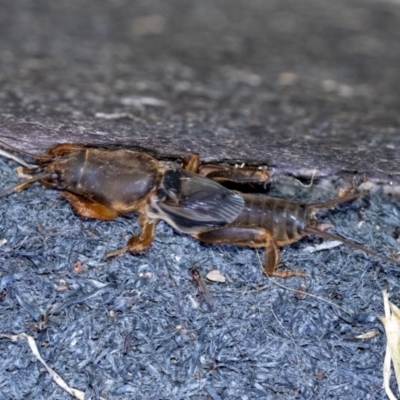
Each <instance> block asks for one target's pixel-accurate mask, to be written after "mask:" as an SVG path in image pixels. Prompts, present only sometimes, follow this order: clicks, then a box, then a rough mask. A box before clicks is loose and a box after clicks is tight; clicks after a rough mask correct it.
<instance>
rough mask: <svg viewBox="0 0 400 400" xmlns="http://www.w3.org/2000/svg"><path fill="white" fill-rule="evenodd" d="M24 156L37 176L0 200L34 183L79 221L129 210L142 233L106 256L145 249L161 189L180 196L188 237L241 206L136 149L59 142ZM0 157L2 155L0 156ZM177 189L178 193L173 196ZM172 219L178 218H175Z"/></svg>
mask: <svg viewBox="0 0 400 400" xmlns="http://www.w3.org/2000/svg"><path fill="white" fill-rule="evenodd" d="M1 143H2V145H3V146H5V147H8V148H10V149H12V150H14V151H17V152H20V153H25V152H23V151H21V150H19V149H16V148H14V147H13V146H10V145H8V144H6V143H3V142H1ZM25 154H27V155H29V156H31V157H34V158H35V159H36V162H37V165H36V166H31V165H28V164H25V163H24V162H23V161H22V160H19V159H17V161H19V162H20V163H23V165H25V168H24V169H23V170H24V172H28V173H33V174H38V175H36V176H34V177H32V178H30V179H28V180H26V181H24V182H21V183H19V184H17V185H16V186H13V187H11V188H8V189H6V190H4V191H3V192H1V193H0V196H1V195H5V194H7V193H9V192H12V191H17V192H18V191H21V190H23V189H24V188H26V187H27V186H29V185H30V184H32V183H34V182H39V183H41V184H42V185H43V186H44V187H47V188H53V189H58V190H60V193H61V195H62V196H63V197H64V198H65V199H66V200H67V201H68V202H69V203H70V204H71V206H72V207H73V208H74V209H75V211H76V212H77V214H79V215H81V216H84V217H89V218H97V219H102V220H113V219H115V218H117V217H118V216H121V215H122V216H123V215H127V214H130V213H132V212H136V213H137V214H138V215H139V225H140V227H141V234H140V235H138V236H132V237H131V238H130V240H129V241H128V243H127V245H126V246H125V247H123V248H121V249H118V250H115V251H111V252H109V253H107V257H111V256H118V255H120V254H123V253H125V252H127V251H130V252H141V251H143V250H145V249H146V248H147V247H148V246H150V244H151V243H152V241H153V237H154V233H155V227H156V224H157V222H158V221H159V220H160V219H161V218H159V216H158V215H156V213H152V214H151V215H150V214H149V205H150V204H151V202H154V201H162V199H161V198H160V196H158V193H159V191H160V188H161V187H163V188H164V189H163V190H167V191H168V193H169V195H170V196H179V199H180V201H182V206H181V207H180V208H181V210H178V214H179V211H183V213H184V212H186V214H185V216H184V217H183V218H184V219H185V222H184V223H185V224H186V225H185V231H187V230H188V229H189V230H190V231H192V232H193V233H195V232H196V233H199V232H203V231H205V230H208V229H210V227H219V226H224V225H226V224H227V223H229V222H232V221H233V220H234V219H235V218H236V216H237V215H238V213H239V212H240V210H241V209H242V207H243V199H242V197H241V196H240V195H239V194H236V193H234V192H232V191H230V190H228V189H226V188H224V187H223V186H221V185H219V184H218V183H217V182H214V181H213V180H210V179H207V178H205V177H202V176H201V175H199V174H195V173H193V172H190V171H185V170H183V169H181V168H170V167H169V166H168V165H166V164H163V163H160V162H158V161H157V160H156V159H155V158H153V157H151V156H150V155H148V154H146V153H143V152H139V151H135V150H129V149H107V148H98V147H93V146H84V145H79V144H60V145H57V146H55V147H53V148H51V149H50V150H49V151H48V153H47V154H44V155H32V154H29V153H25ZM3 155H6V154H5V153H4V152H3ZM13 158H14V160H15V159H16V158H15V157H13ZM194 158H198V156H194ZM178 187H179V193H175V190H176V189H177V188H178ZM188 210H190V212H188ZM172 218H173V219H176V218H178V216H177V215H175V214H174V216H173V217H172Z"/></svg>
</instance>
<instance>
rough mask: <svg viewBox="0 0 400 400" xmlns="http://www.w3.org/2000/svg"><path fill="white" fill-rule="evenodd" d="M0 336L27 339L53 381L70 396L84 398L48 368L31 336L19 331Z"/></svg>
mask: <svg viewBox="0 0 400 400" xmlns="http://www.w3.org/2000/svg"><path fill="white" fill-rule="evenodd" d="M0 337H6V338H8V339H11V340H18V339H22V340H23V339H25V340H27V341H28V344H29V347H30V348H31V350H32V353H33V354H34V356H35V357H36V358H37V359H38V360H39V361H40V362H41V363H42V365H43V366H44V367H45V368H46V370H47V372H48V373H49V374H50V376H51V377H52V378H53V380H54V382H55V383H57V385H58V386H60V387H61V388H62V389H64V390H65V391H66V392H68V393H69V394H70V395H71V396H73V397H75V398H76V399H78V400H84V398H85V393H84V392H82V391H81V390H78V389H75V388H71V387H69V386H68V385H67V383H66V382H65V381H64V379H63V378H61V376H60V375H58V374H57V372H55V371H54V370H53V369H52V368H50V367H49V366H48V365H47V364H46V362H45V361H44V360H43V358H42V356H41V355H40V353H39V349H38V348H37V345H36V342H35V339H34V338H33V337H32V336H29V335H27V334H26V333H20V334H18V335H10V334H0ZM100 399H101V400H104V399H103V398H100Z"/></svg>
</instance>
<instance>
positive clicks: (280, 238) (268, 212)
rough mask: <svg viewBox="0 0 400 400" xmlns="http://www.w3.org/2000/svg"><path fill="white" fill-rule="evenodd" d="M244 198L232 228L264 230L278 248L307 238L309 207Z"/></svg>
mask: <svg viewBox="0 0 400 400" xmlns="http://www.w3.org/2000/svg"><path fill="white" fill-rule="evenodd" d="M242 196H243V199H244V201H245V205H244V207H243V210H242V212H241V213H240V215H239V216H238V217H237V218H236V219H235V221H233V222H232V223H231V224H230V226H240V227H253V228H256V227H257V228H264V229H265V230H267V231H268V232H270V233H271V234H272V235H273V237H274V239H275V241H276V244H277V245H278V246H283V245H285V244H289V243H293V242H296V241H298V240H299V239H301V238H302V237H303V236H305V233H304V228H305V226H306V225H307V223H308V218H309V216H308V215H309V211H308V207H307V205H305V204H301V203H296V202H292V201H289V200H285V199H280V198H276V197H267V196H255V195H246V194H244V195H242Z"/></svg>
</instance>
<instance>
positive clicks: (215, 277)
mask: <svg viewBox="0 0 400 400" xmlns="http://www.w3.org/2000/svg"><path fill="white" fill-rule="evenodd" d="M206 278H207V279H208V280H209V281H211V282H221V283H225V282H226V278H225V276H224V275H222V274H221V272H220V271H219V270H218V269H213V270H211V271H210V272H209V273H208V274H207V275H206Z"/></svg>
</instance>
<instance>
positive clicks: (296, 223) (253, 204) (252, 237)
mask: <svg viewBox="0 0 400 400" xmlns="http://www.w3.org/2000/svg"><path fill="white" fill-rule="evenodd" d="M196 163H197V164H196ZM198 166H199V160H196V159H195V162H193V160H192V165H191V166H190V168H191V169H192V170H196V168H198ZM238 179H239V181H241V176H240V174H239V175H238ZM220 181H221V182H223V181H224V180H223V179H222V180H220ZM228 181H232V177H231V176H230V177H229V179H228ZM181 183H182V181H181ZM203 183H204V184H205V185H206V184H207V181H203ZM201 185H202V183H201V182H200V181H199V182H198V184H197V191H198V192H199V193H202V190H201ZM164 189H165V192H164V197H163V198H162V199H158V201H153V202H152V207H153V208H154V209H156V210H157V213H158V214H157V215H158V216H159V218H162V219H164V220H166V221H167V222H169V223H170V224H171V225H172V226H174V227H175V228H176V229H178V230H180V231H181V232H185V233H189V234H191V235H192V236H194V237H196V238H197V239H199V240H201V241H203V242H206V243H211V244H235V245H238V246H249V247H254V248H257V247H264V248H265V250H266V256H265V263H264V271H265V273H266V274H267V275H275V276H280V277H287V276H293V275H300V276H303V275H304V273H303V272H302V271H276V267H277V266H278V265H279V247H281V246H285V245H288V244H291V243H294V242H297V241H298V240H300V239H301V238H303V237H304V236H307V235H311V234H315V235H318V236H322V237H324V238H328V239H333V240H339V241H341V242H342V243H345V244H346V245H348V246H350V247H353V248H355V249H357V250H362V251H364V252H365V253H367V254H371V255H373V256H376V257H379V258H381V259H383V260H385V261H389V262H393V260H391V259H389V258H387V257H385V256H382V255H379V254H376V253H374V252H373V251H371V250H369V249H366V248H364V247H363V246H360V245H358V244H356V243H353V242H350V241H349V240H347V239H345V238H342V237H341V236H338V235H334V234H331V233H327V232H323V231H320V230H319V229H318V228H317V219H316V218H315V217H314V211H315V210H317V209H320V208H327V207H333V206H335V205H337V204H339V203H343V202H346V201H350V200H354V199H355V198H357V197H359V196H358V195H348V196H346V197H342V198H339V199H334V200H330V201H326V202H320V203H314V204H303V203H299V202H294V201H290V200H286V199H281V198H274V197H267V196H261V195H254V194H243V193H240V197H241V199H242V200H243V206H242V208H241V210H240V212H239V213H238V214H237V216H236V218H234V220H233V221H232V222H229V223H225V224H222V225H220V226H216V225H214V226H207V225H205V224H204V225H203V226H201V229H198V228H197V227H196V228H195V230H193V229H191V227H187V226H186V225H185V224H182V223H181V220H180V218H179V217H178V216H176V214H175V213H174V212H171V207H170V206H169V207H168V208H166V205H169V204H170V203H173V204H174V207H175V209H177V210H180V213H179V214H180V215H182V214H185V213H187V214H190V213H192V211H193V210H194V209H195V207H194V204H191V202H190V200H189V201H188V197H187V196H186V192H187V190H186V189H185V188H184V186H181V187H179V188H178V189H176V190H175V192H176V193H178V194H179V196H176V194H175V195H174V196H172V195H171V194H170V193H169V191H168V185H167V186H166V187H164ZM221 204H223V203H222V202H221ZM150 212H152V210H150Z"/></svg>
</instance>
